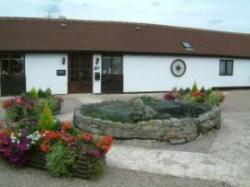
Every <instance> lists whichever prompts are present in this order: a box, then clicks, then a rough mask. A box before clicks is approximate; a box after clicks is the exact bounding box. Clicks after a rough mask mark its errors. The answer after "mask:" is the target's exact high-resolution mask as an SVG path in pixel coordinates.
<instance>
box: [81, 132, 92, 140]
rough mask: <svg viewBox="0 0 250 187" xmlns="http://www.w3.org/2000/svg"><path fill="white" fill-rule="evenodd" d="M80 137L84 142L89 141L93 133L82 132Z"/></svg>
mask: <svg viewBox="0 0 250 187" xmlns="http://www.w3.org/2000/svg"><path fill="white" fill-rule="evenodd" d="M82 138H83V140H84V141H85V142H91V141H92V140H93V135H92V134H90V133H84V134H83V136H82Z"/></svg>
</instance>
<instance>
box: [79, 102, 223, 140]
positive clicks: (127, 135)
mask: <svg viewBox="0 0 250 187" xmlns="http://www.w3.org/2000/svg"><path fill="white" fill-rule="evenodd" d="M220 114H221V111H220V108H219V107H216V106H215V107H213V108H212V109H211V110H210V111H208V112H206V113H203V114H201V115H199V116H198V117H196V118H178V119H177V118H170V119H165V120H157V119H156V120H150V121H140V122H137V123H121V122H113V121H109V120H102V119H97V118H92V117H89V116H85V115H84V114H82V113H81V111H80V109H79V108H76V109H75V111H74V124H76V126H77V127H78V128H79V129H80V130H81V131H86V132H90V133H93V134H98V135H107V134H108V135H112V136H113V137H114V138H117V139H152V140H158V141H167V142H169V143H170V144H182V143H187V142H190V141H193V140H194V139H196V138H197V137H198V136H199V135H200V134H206V133H207V132H209V131H211V130H213V129H219V128H220Z"/></svg>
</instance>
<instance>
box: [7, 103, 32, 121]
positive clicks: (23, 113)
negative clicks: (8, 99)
mask: <svg viewBox="0 0 250 187" xmlns="http://www.w3.org/2000/svg"><path fill="white" fill-rule="evenodd" d="M5 114H6V118H7V119H8V120H11V121H19V120H21V119H23V118H25V117H27V116H28V111H27V110H26V108H25V107H23V106H22V105H16V106H15V107H11V108H9V109H8V110H6V113H5Z"/></svg>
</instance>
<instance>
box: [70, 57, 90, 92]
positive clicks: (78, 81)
mask: <svg viewBox="0 0 250 187" xmlns="http://www.w3.org/2000/svg"><path fill="white" fill-rule="evenodd" d="M91 92H92V55H91V54H71V55H70V56H69V93H91Z"/></svg>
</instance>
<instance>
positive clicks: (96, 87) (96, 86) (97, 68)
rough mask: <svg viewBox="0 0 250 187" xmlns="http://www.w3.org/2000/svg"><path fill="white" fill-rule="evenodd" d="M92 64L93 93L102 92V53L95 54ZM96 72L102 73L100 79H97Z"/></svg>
mask: <svg viewBox="0 0 250 187" xmlns="http://www.w3.org/2000/svg"><path fill="white" fill-rule="evenodd" d="M97 61H98V62H97ZM92 64H93V93H101V72H102V71H101V70H102V56H101V55H100V54H94V55H93V63H92ZM95 73H100V80H95Z"/></svg>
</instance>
